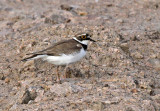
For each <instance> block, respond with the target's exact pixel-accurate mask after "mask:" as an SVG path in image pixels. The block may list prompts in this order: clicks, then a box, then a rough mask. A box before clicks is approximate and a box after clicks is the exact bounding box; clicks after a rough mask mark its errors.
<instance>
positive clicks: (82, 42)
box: [73, 37, 89, 45]
mask: <svg viewBox="0 0 160 111" xmlns="http://www.w3.org/2000/svg"><path fill="white" fill-rule="evenodd" d="M73 39H74V40H76V41H78V42H79V43H81V44H84V45H88V42H89V40H83V41H80V40H78V39H77V38H75V37H73Z"/></svg>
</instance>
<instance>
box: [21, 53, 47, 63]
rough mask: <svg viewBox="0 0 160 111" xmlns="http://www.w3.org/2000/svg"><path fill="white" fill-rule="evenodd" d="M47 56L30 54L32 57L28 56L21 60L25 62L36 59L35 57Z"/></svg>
mask: <svg viewBox="0 0 160 111" xmlns="http://www.w3.org/2000/svg"><path fill="white" fill-rule="evenodd" d="M27 55H28V54H27ZM45 57H46V55H40V54H34V55H32V56H30V57H27V58H24V59H22V60H21V61H22V62H25V61H29V60H34V59H39V58H42V59H44V58H45Z"/></svg>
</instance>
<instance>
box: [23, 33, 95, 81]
mask: <svg viewBox="0 0 160 111" xmlns="http://www.w3.org/2000/svg"><path fill="white" fill-rule="evenodd" d="M91 36H92V35H91V34H89V33H81V34H76V35H75V36H74V37H73V38H71V39H68V40H62V41H59V42H57V43H55V44H53V45H52V46H50V47H48V48H46V49H44V50H41V51H38V52H33V53H28V54H26V55H30V56H29V57H27V58H24V59H22V61H23V62H25V61H29V60H35V59H42V60H43V61H47V62H49V63H51V64H54V65H55V66H57V73H56V75H57V81H58V82H59V83H61V80H60V74H59V70H58V69H59V67H60V66H65V69H64V71H65V74H64V76H65V77H66V69H67V67H68V65H69V64H72V63H75V62H77V61H80V60H81V59H82V58H83V57H84V56H85V55H86V52H87V47H88V43H89V41H91V42H96V41H95V40H93V39H92V38H91Z"/></svg>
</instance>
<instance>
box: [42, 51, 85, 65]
mask: <svg viewBox="0 0 160 111" xmlns="http://www.w3.org/2000/svg"><path fill="white" fill-rule="evenodd" d="M85 55H86V51H85V50H84V49H81V50H80V52H78V53H74V54H69V55H65V54H62V55H61V56H45V57H43V58H42V59H43V60H46V61H48V62H49V63H52V64H55V65H67V64H70V63H74V62H77V61H79V60H80V59H82V58H83V57H84V56H85Z"/></svg>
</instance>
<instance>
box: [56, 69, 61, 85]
mask: <svg viewBox="0 0 160 111" xmlns="http://www.w3.org/2000/svg"><path fill="white" fill-rule="evenodd" d="M57 82H58V83H61V80H60V74H59V66H57Z"/></svg>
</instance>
